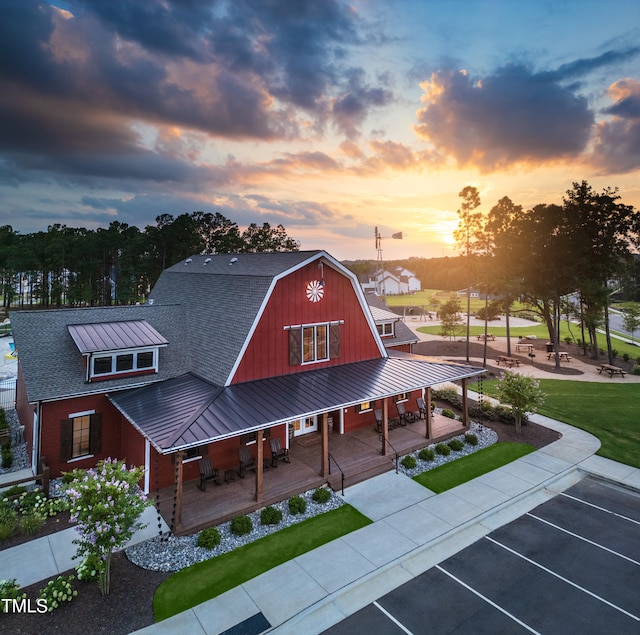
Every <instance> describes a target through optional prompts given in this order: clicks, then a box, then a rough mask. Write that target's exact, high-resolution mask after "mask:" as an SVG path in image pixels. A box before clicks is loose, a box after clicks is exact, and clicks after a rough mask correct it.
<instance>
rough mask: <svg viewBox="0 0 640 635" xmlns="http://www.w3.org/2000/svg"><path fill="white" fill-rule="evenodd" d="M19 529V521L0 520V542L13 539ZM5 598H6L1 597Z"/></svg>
mask: <svg viewBox="0 0 640 635" xmlns="http://www.w3.org/2000/svg"><path fill="white" fill-rule="evenodd" d="M17 527H18V521H17V520H16V519H14V520H9V519H7V520H0V542H4V541H5V540H7V539H9V538H11V536H13V534H14V533H15V531H16V528H17ZM0 597H4V596H0Z"/></svg>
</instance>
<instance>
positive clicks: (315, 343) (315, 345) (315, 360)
mask: <svg viewBox="0 0 640 635" xmlns="http://www.w3.org/2000/svg"><path fill="white" fill-rule="evenodd" d="M330 325H331V322H317V323H314V324H304V325H303V326H302V366H307V365H309V364H318V363H321V362H328V361H329V360H330V359H331V357H330V356H329V331H330V330H331V329H330ZM319 326H324V327H325V328H326V353H327V356H326V357H323V358H322V359H318V357H317V355H318V331H317V328H318V327H319ZM310 328H313V357H314V358H313V359H311V360H309V361H307V362H305V361H304V330H305V329H310Z"/></svg>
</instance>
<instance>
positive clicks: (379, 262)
mask: <svg viewBox="0 0 640 635" xmlns="http://www.w3.org/2000/svg"><path fill="white" fill-rule="evenodd" d="M375 237H376V252H377V254H378V256H377V258H378V259H377V266H378V271H377V273H376V275H378V273H379V274H380V289H379V291H380V295H381V296H384V262H383V261H382V240H383V237H382V236H381V235H380V232H379V231H378V228H377V227H376V229H375ZM385 238H387V237H386V236H385ZM391 238H394V239H396V240H402V232H397V233H395V234H391ZM376 293H378V285H377V283H376Z"/></svg>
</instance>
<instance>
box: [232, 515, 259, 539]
mask: <svg viewBox="0 0 640 635" xmlns="http://www.w3.org/2000/svg"><path fill="white" fill-rule="evenodd" d="M229 528H230V529H231V533H232V534H233V535H234V536H244V535H246V534H248V533H250V532H251V530H252V529H253V523H252V522H251V518H249V516H236V517H235V518H232V519H231V525H230V527H229Z"/></svg>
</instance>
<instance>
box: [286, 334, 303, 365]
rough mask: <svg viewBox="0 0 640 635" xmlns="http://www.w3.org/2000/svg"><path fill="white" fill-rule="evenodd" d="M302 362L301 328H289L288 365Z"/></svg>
mask: <svg viewBox="0 0 640 635" xmlns="http://www.w3.org/2000/svg"><path fill="white" fill-rule="evenodd" d="M298 364H302V329H301V328H296V329H289V366H297V365H298Z"/></svg>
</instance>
